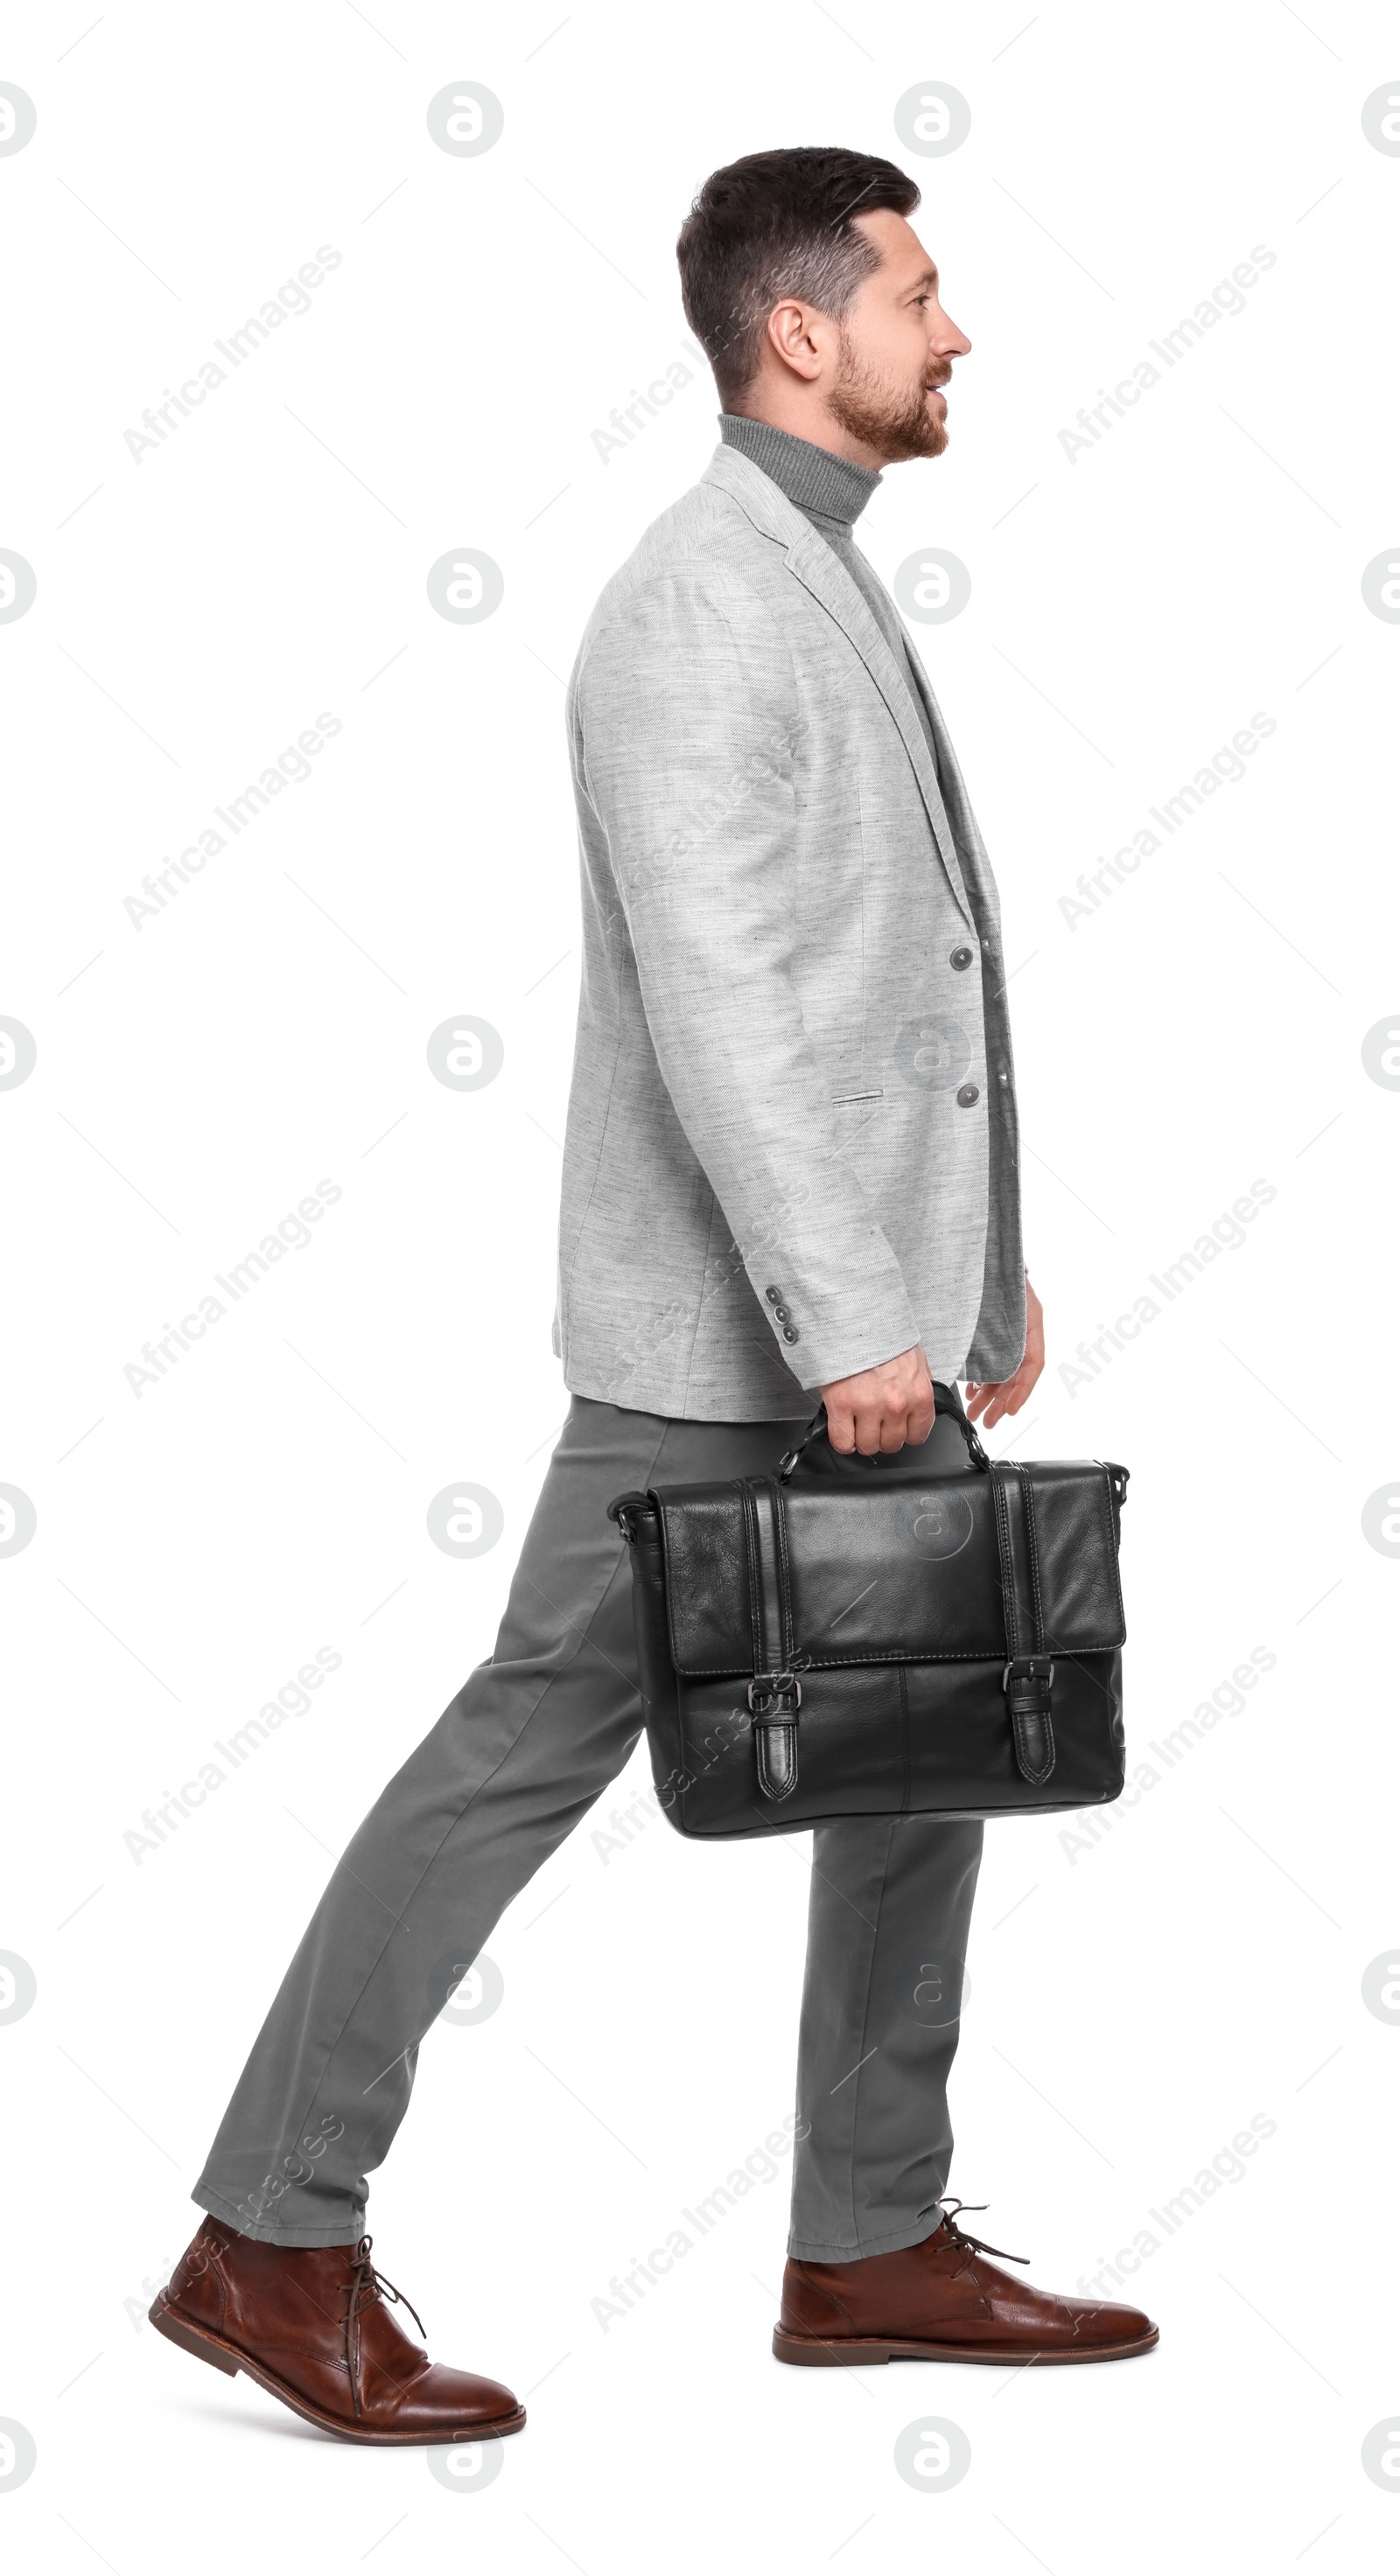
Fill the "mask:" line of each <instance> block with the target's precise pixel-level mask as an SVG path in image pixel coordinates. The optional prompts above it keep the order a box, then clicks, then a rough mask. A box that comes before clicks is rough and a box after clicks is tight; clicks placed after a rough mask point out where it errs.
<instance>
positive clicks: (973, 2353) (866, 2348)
mask: <svg viewBox="0 0 1400 2576" xmlns="http://www.w3.org/2000/svg"><path fill="white" fill-rule="evenodd" d="M1159 2341H1160V2335H1159V2331H1158V2328H1157V2327H1156V2326H1153V2327H1152V2328H1151V2329H1150V2331H1149V2332H1148V2333H1147V2334H1145V2335H1138V2336H1136V2337H1135V2338H1134V2340H1133V2342H1131V2343H1105V2344H1088V2345H1081V2346H1074V2347H1071V2348H1069V2349H1067V2350H1056V2351H1042V2352H1027V2351H1026V2350H1025V2349H1024V2347H1022V2346H1017V2345H1014V2344H1008V2345H1006V2346H1005V2347H1004V2348H1002V2349H1000V2350H998V2349H997V2348H996V2346H994V2345H991V2344H985V2343H963V2344H958V2343H912V2342H911V2343H904V2342H898V2341H891V2342H888V2343H887V2342H885V2341H884V2339H883V2338H882V2337H877V2336H874V2335H843V2336H842V2337H841V2338H840V2339H839V2340H838V2341H835V2342H827V2343H824V2342H822V2341H821V2340H820V2339H819V2338H818V2337H817V2336H816V2335H790V2334H784V2332H783V2329H782V2327H781V2326H775V2327H774V2329H773V2350H774V2352H775V2354H776V2355H777V2358H778V2360H779V2361H792V2362H797V2363H799V2364H800V2365H801V2367H802V2368H804V2369H806V2370H841V2369H846V2370H852V2369H855V2368H856V2367H857V2366H858V2365H859V2364H862V2363H865V2362H876V2361H973V2362H984V2363H986V2364H987V2365H988V2366H989V2367H991V2366H995V2367H996V2368H997V2369H999V2370H1006V2369H1008V2368H1012V2367H1015V2366H1017V2365H1019V2366H1020V2367H1021V2368H1022V2369H1028V2368H1029V2367H1030V2366H1031V2364H1032V2363H1034V2364H1036V2365H1037V2366H1038V2367H1040V2368H1042V2369H1044V2368H1048V2367H1053V2366H1054V2365H1055V2364H1057V2363H1073V2362H1080V2363H1083V2362H1088V2361H1128V2360H1130V2359H1131V2358H1132V2356H1133V2355H1134V2353H1139V2352H1151V2351H1152V2349H1153V2347H1154V2345H1156V2344H1157V2343H1158V2342H1159Z"/></svg>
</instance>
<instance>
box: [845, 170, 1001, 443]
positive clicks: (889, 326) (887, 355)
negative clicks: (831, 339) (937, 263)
mask: <svg viewBox="0 0 1400 2576" xmlns="http://www.w3.org/2000/svg"><path fill="white" fill-rule="evenodd" d="M856 226H857V229H858V230H859V231H860V232H862V233H864V234H865V236H866V239H867V240H868V241H869V242H871V243H873V245H874V247H875V248H876V249H877V250H878V251H879V253H880V265H879V267H878V268H877V269H875V270H874V271H873V272H872V274H871V275H870V276H869V277H867V278H866V279H865V280H864V282H863V283H862V285H861V286H860V288H859V290H858V291H857V293H856V295H855V297H854V298H853V300H852V302H851V305H850V307H849V309H848V311H847V312H846V314H845V315H844V316H843V318H842V320H841V323H840V325H839V329H840V366H839V369H838V372H837V376H836V381H835V383H834V384H833V386H832V389H831V393H830V395H829V397H828V399H829V402H830V408H831V411H832V414H833V416H834V417H835V419H836V420H838V421H839V422H840V424H841V427H842V428H843V429H844V430H847V431H849V432H850V434H851V436H852V437H854V438H859V439H861V440H863V441H864V443H865V444H866V445H867V446H868V447H871V448H873V449H874V450H875V451H876V453H877V454H878V455H879V456H880V458H881V459H882V461H883V463H885V464H886V465H899V464H902V463H903V462H904V460H905V459H906V458H908V457H912V456H941V455H942V453H943V450H944V448H945V447H946V446H947V444H948V405H947V402H946V400H945V398H944V395H943V392H942V390H941V388H942V387H943V386H944V385H946V384H947V383H948V381H949V378H950V377H951V375H952V372H953V360H954V358H961V357H965V356H966V354H967V352H968V350H969V349H970V348H971V346H972V342H971V341H970V340H969V339H968V337H967V335H966V333H965V332H963V331H960V330H959V329H958V326H957V324H956V322H952V321H950V320H949V318H948V315H947V314H946V313H945V312H944V310H943V307H942V305H941V304H940V303H939V300H938V271H937V269H936V268H935V267H934V265H933V262H932V260H931V259H930V258H929V255H928V252H927V251H926V250H925V249H924V246H923V243H922V242H921V241H920V239H919V236H918V234H917V233H916V232H915V231H914V230H913V228H912V226H911V225H909V224H907V223H906V222H905V219H904V217H903V215H896V214H892V213H891V212H890V211H889V210H888V209H887V208H884V207H881V208H880V209H879V210H878V211H877V212H876V213H874V214H870V215H858V216H857V217H856Z"/></svg>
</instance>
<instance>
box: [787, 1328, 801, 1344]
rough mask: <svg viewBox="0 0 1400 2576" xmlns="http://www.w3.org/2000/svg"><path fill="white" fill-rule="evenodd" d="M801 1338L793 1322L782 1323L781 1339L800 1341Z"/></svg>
mask: <svg viewBox="0 0 1400 2576" xmlns="http://www.w3.org/2000/svg"><path fill="white" fill-rule="evenodd" d="M801 1339H802V1335H801V1334H800V1333H799V1331H798V1329H797V1326H796V1325H795V1324H784V1326H783V1340H784V1341H785V1342H800V1341H801Z"/></svg>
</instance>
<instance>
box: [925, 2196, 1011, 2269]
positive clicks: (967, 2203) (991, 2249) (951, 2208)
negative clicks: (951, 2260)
mask: <svg viewBox="0 0 1400 2576" xmlns="http://www.w3.org/2000/svg"><path fill="white" fill-rule="evenodd" d="M989 2205H990V2204H989V2203H988V2202H987V2201H985V2200H952V2201H948V2200H940V2202H939V2204H938V2206H939V2208H940V2209H941V2210H942V2212H943V2224H944V2226H945V2227H946V2228H947V2230H948V2234H949V2236H950V2237H951V2239H952V2241H953V2243H954V2244H955V2245H959V2246H962V2247H964V2248H965V2250H966V2251H967V2252H968V2253H969V2254H996V2255H999V2256H1000V2258H1001V2260H1002V2262H1003V2263H1029V2261H1030V2259H1031V2258H1030V2256H1029V2254H1008V2253H1007V2251H1006V2248H1005V2246H1004V2245H984V2244H983V2242H982V2239H981V2237H980V2236H968V2235H967V2234H965V2232H964V2230H963V2229H962V2228H961V2227H959V2225H958V2213H959V2211H960V2210H964V2209H986V2208H988V2207H989Z"/></svg>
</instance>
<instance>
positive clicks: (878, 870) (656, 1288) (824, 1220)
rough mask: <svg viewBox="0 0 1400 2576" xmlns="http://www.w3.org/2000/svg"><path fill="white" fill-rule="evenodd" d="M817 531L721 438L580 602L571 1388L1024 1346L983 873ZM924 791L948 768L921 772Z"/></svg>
mask: <svg viewBox="0 0 1400 2576" xmlns="http://www.w3.org/2000/svg"><path fill="white" fill-rule="evenodd" d="M911 659H912V660H913V662H914V668H915V673H916V677H917V678H918V681H919V684H920V686H921V688H922V689H923V691H924V693H925V696H926V700H927V706H928V711H929V714H930V717H931V720H932V726H933V732H934V740H935V742H936V745H937V755H938V758H937V769H936V770H935V767H934V763H933V761H932V759H931V758H930V755H929V749H928V743H927V741H926V739H925V734H924V729H923V727H922V726H921V724H920V722H919V719H918V712H917V709H916V707H915V706H914V703H913V701H912V700H911V698H910V695H909V690H908V686H907V683H906V681H905V679H904V678H903V676H902V675H901V673H900V671H899V668H898V666H897V664H896V662H895V659H894V656H893V654H892V653H891V651H890V649H889V646H888V644H887V643H886V641H885V639H884V637H883V636H882V634H881V633H880V630H879V627H878V626H877V624H876V621H875V619H874V617H873V616H872V615H871V613H870V610H869V609H868V607H867V606H866V603H865V601H864V600H863V599H862V597H861V595H860V593H859V591H858V589H857V588H856V585H855V583H854V582H853V581H852V580H851V579H850V577H849V575H848V574H847V573H846V572H845V570H844V569H843V567H842V566H841V564H840V563H839V562H838V561H837V559H836V557H835V555H834V554H833V553H832V551H831V548H830V547H829V546H828V545H827V543H826V541H825V539H824V538H823V537H821V536H820V535H819V534H818V533H817V531H816V529H814V528H813V527H811V526H810V525H809V523H808V521H807V520H806V519H805V518H804V517H803V516H802V514H801V512H800V511H799V510H797V509H795V508H794V507H793V505H792V503H791V502H789V501H788V500H787V499H786V498H785V496H784V494H783V493H782V492H780V491H779V489H778V487H777V485H776V484H775V483H773V482H772V481H770V479H769V477H768V476H767V475H766V474H764V473H762V472H761V471H760V469H759V468H758V467H757V466H756V465H754V464H753V463H752V462H751V460H750V459H749V458H748V457H745V456H741V455H738V454H736V453H735V452H734V451H733V450H731V449H728V448H724V447H721V448H719V449H718V450H717V451H716V453H715V455H714V457H713V458H712V460H711V462H710V464H709V466H708V468H707V469H706V472H705V475H704V477H703V479H702V480H701V482H699V483H698V484H697V485H696V486H695V488H694V490H693V491H690V492H687V493H686V494H685V495H684V496H683V498H682V499H681V500H679V501H678V502H676V504H675V505H674V507H673V508H671V509H669V510H667V511H666V512H665V513H664V514H663V516H662V517H661V518H659V519H658V520H656V522H655V523H654V525H653V526H652V527H650V528H648V530H647V532H646V534H645V536H644V537H643V538H642V540H641V543H640V544H639V545H638V547H637V549H636V551H635V553H634V554H633V555H632V556H631V557H630V558H629V560H628V561H627V562H626V563H625V564H624V565H623V566H622V568H621V570H620V571H619V572H618V573H616V574H615V575H614V577H613V579H612V580H611V581H610V582H609V583H608V585H607V588H606V589H605V590H604V592H603V594H602V597H601V598H600V600H599V602H598V605H597V607H596V608H595V610H594V612H593V615H592V617H591V618H590V620H589V623H588V628H587V631H586V633H585V635H584V639H583V643H582V646H581V647H580V650H579V656H578V661H577V663H576V665H575V668H574V674H573V678H572V681H571V683H570V688H569V698H568V710H567V722H568V731H569V745H570V755H571V759H572V763H573V775H574V787H575V794H576V797H577V803H578V817H579V840H580V850H581V858H582V870H583V982H582V991H581V995H580V1001H579V1019H578V1038H577V1044H576V1049H575V1056H574V1070H573V1084H572V1089H571V1092H570V1098H569V1116H568V1129H567V1135H566V1141H565V1149H564V1178H563V1203H562V1211H561V1219H560V1230H559V1306H558V1314H557V1317H556V1323H555V1348H556V1350H558V1351H559V1352H560V1354H561V1355H562V1358H563V1362H564V1376H565V1380H566V1382H567V1384H568V1385H569V1386H570V1387H571V1388H573V1389H574V1390H575V1391H576V1392H577V1393H578V1394H580V1395H587V1396H594V1397H598V1398H601V1399H602V1400H604V1401H605V1402H608V1403H612V1404H619V1405H626V1406H629V1407H633V1408H636V1409H637V1410H639V1411H642V1412H649V1413H662V1414H671V1415H684V1416H688V1417H691V1418H695V1419H699V1420H702V1421H753V1420H761V1419H764V1418H770V1417H771V1418H777V1417H779V1416H782V1415H789V1416H791V1415H794V1414H797V1413H800V1412H802V1411H803V1409H804V1407H805V1406H807V1405H809V1404H810V1403H814V1402H815V1400H816V1399H815V1394H814V1390H815V1389H816V1388H817V1387H818V1386H819V1385H821V1384H824V1383H827V1382H829V1381H830V1380H831V1379H833V1378H837V1377H845V1376H848V1375H849V1374H850V1373H851V1372H852V1371H853V1370H856V1369H860V1368H867V1367H870V1366H872V1365H873V1364H875V1363H876V1362H878V1361H880V1360H886V1359H891V1358H893V1357H894V1355H895V1353H896V1352H899V1351H903V1350H907V1349H908V1348H909V1347H910V1345H911V1344H912V1343H914V1342H922V1344H923V1346H924V1349H925V1350H926V1352H927V1354H928V1359H929V1365H930V1368H931V1370H932V1372H933V1375H934V1376H935V1377H936V1378H940V1379H943V1380H945V1381H948V1382H951V1381H953V1380H954V1379H957V1378H959V1377H966V1376H973V1377H979V1378H996V1377H1004V1376H1007V1375H1009V1374H1010V1372H1011V1371H1012V1370H1013V1369H1014V1368H1015V1367H1016V1366H1017V1364H1018V1362H1019V1360H1020V1358H1021V1353H1022V1348H1023V1344H1024V1338H1025V1293H1024V1271H1023V1269H1022V1261H1021V1231H1020V1215H1019V1193H1018V1185H1017V1159H1018V1158H1017V1142H1016V1110H1015V1094H1014V1085H1013V1076H1012V1064H1011V1047H1010V1038H1009V1034H1008V1030H1007V1025H1006V1012H1005V1001H1004V974H1003V967H1002V962H1001V939H1000V924H999V914H998V908H997V898H996V889H995V886H994V884H993V880H992V874H991V869H990V866H989V864H988V861H987V855H986V852H985V850H984V848H983V845H982V840H981V836H980V834H979V833H978V830H977V825H976V823H975V822H974V820H973V816H972V809H971V807H970V805H969V804H968V801H967V796H966V793H965V791H964V788H963V783H962V778H961V775H960V773H959V770H958V765H957V761H956V760H955V758H954V756H953V750H952V746H951V744H950V743H949V741H948V738H947V734H946V731H945V729H944V726H943V721H942V718H941V716H940V715H939V712H938V709H937V707H936V705H935V703H934V700H933V696H932V692H931V691H929V690H928V685H927V682H926V681H925V680H924V678H923V674H922V670H921V668H920V666H919V664H918V658H917V655H911ZM940 783H941V792H940Z"/></svg>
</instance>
